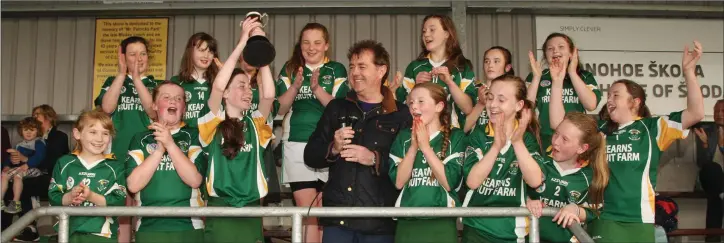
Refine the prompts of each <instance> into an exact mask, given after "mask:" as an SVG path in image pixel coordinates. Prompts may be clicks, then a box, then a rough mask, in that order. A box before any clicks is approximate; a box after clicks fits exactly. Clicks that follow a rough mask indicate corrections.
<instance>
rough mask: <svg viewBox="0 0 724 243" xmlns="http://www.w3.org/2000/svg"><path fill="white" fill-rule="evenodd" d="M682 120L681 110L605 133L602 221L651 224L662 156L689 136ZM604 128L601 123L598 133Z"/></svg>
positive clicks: (640, 120)
mask: <svg viewBox="0 0 724 243" xmlns="http://www.w3.org/2000/svg"><path fill="white" fill-rule="evenodd" d="M681 119H682V112H681V111H679V112H673V113H671V114H669V116H661V117H647V118H640V119H636V120H634V121H631V122H630V123H628V124H622V125H619V126H618V130H616V131H614V132H612V133H611V134H606V153H607V156H608V167H609V168H610V169H611V176H610V178H609V182H608V187H606V191H605V192H604V201H603V209H602V212H601V219H606V220H612V221H619V222H631V223H654V213H655V212H656V210H655V205H654V203H655V197H656V194H655V193H654V188H655V187H656V172H657V169H658V167H659V159H660V156H661V153H662V152H663V151H664V150H666V149H667V148H668V147H669V145H671V144H672V143H673V142H674V141H676V140H677V139H682V138H686V136H687V134H688V133H689V130H688V129H687V130H684V129H683V125H682V124H681ZM605 126H606V123H605V122H603V124H602V125H601V130H603V129H604V127H605Z"/></svg>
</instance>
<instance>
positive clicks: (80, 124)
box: [73, 108, 116, 152]
mask: <svg viewBox="0 0 724 243" xmlns="http://www.w3.org/2000/svg"><path fill="white" fill-rule="evenodd" d="M96 122H100V123H101V126H102V127H103V128H105V129H107V130H108V132H110V135H111V138H112V137H115V136H116V129H115V128H114V127H113V120H112V119H111V117H110V116H109V115H108V114H106V113H105V112H103V111H102V110H100V108H98V109H93V110H90V111H84V112H83V113H81V114H80V116H78V120H76V121H75V123H74V124H73V128H74V129H77V130H78V132H82V131H83V129H85V128H86V127H88V126H90V125H93V124H95V123H96ZM73 151H77V152H80V151H83V146H82V145H81V144H80V141H79V140H78V139H76V143H75V148H73Z"/></svg>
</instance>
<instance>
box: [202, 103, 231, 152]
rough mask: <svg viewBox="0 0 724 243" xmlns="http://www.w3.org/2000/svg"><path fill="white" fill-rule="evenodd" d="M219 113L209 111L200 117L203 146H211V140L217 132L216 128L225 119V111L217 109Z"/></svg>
mask: <svg viewBox="0 0 724 243" xmlns="http://www.w3.org/2000/svg"><path fill="white" fill-rule="evenodd" d="M217 114H218V115H216V114H214V113H213V112H209V113H206V114H204V115H203V116H202V117H199V119H198V123H199V124H198V128H199V140H200V142H201V146H204V147H206V146H209V144H210V143H211V140H213V139H214V134H216V128H217V127H218V126H219V124H220V123H221V122H223V121H224V116H225V114H224V111H222V110H219V111H217Z"/></svg>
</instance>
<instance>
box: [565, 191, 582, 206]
mask: <svg viewBox="0 0 724 243" xmlns="http://www.w3.org/2000/svg"><path fill="white" fill-rule="evenodd" d="M568 196H569V197H568V202H570V203H576V202H578V201H579V200H580V199H581V193H580V192H578V191H571V192H569V193H568Z"/></svg>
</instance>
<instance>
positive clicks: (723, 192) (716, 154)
mask: <svg viewBox="0 0 724 243" xmlns="http://www.w3.org/2000/svg"><path fill="white" fill-rule="evenodd" d="M694 132H695V133H696V137H697V139H696V146H697V153H696V163H697V165H698V166H699V182H700V184H701V187H702V189H704V193H705V194H706V228H707V229H721V228H722V216H724V211H723V210H722V207H724V203H722V198H724V188H722V187H723V186H724V172H722V166H723V165H724V99H722V100H718V101H717V102H716V104H715V105H714V123H713V124H711V123H708V124H699V126H698V127H697V128H695V129H694ZM719 240H720V237H719V236H709V237H707V238H706V241H707V242H719Z"/></svg>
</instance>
